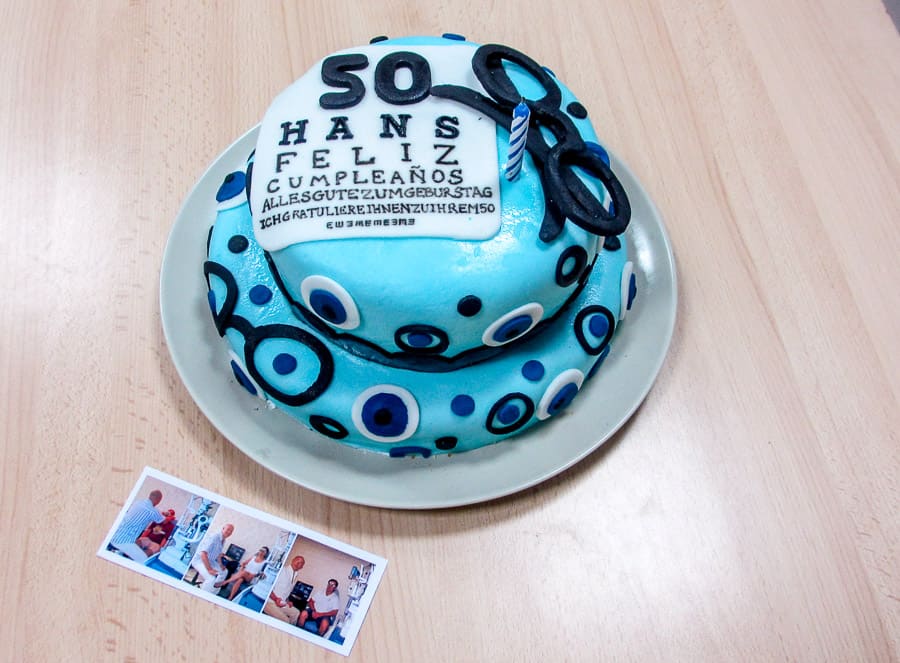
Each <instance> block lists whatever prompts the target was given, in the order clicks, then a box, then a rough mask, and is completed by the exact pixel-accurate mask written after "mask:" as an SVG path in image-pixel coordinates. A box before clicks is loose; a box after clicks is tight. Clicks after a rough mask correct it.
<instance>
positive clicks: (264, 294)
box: [250, 285, 272, 306]
mask: <svg viewBox="0 0 900 663" xmlns="http://www.w3.org/2000/svg"><path fill="white" fill-rule="evenodd" d="M270 299H272V291H271V290H269V289H268V288H267V287H266V286H264V285H255V286H253V287H252V288H250V301H251V302H253V303H254V304H256V305H257V306H262V305H263V304H266V303H267V302H268V301H269V300H270Z"/></svg>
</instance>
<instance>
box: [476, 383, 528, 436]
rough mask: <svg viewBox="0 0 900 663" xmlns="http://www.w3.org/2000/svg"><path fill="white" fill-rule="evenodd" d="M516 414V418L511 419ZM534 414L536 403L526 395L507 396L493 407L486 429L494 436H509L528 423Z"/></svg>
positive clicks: (514, 394) (515, 393) (517, 393)
mask: <svg viewBox="0 0 900 663" xmlns="http://www.w3.org/2000/svg"><path fill="white" fill-rule="evenodd" d="M513 414H515V417H514V418H511V417H512V415H513ZM533 414H534V401H532V400H531V399H530V398H528V396H526V395H525V394H522V393H519V392H514V393H511V394H507V395H506V396H504V397H503V398H501V399H500V400H499V401H497V402H496V403H494V404H493V405H492V406H491V409H490V411H489V412H488V416H487V420H486V421H485V428H487V430H488V432H490V433H493V434H494V435H507V434H509V433H512V432H513V431H517V430H519V429H520V428H521V427H522V426H524V425H525V424H527V423H528V420H529V419H531V417H532V415H533Z"/></svg>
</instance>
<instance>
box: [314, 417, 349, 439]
mask: <svg viewBox="0 0 900 663" xmlns="http://www.w3.org/2000/svg"><path fill="white" fill-rule="evenodd" d="M309 425H310V426H312V428H313V430H314V431H316V432H317V433H321V434H322V435H324V436H326V437H330V438H331V439H332V440H343V439H344V438H345V437H347V436H348V435H349V434H350V432H349V431H348V430H347V429H346V428H345V427H344V426H343V424H341V422H339V421H335V420H334V419H332V418H330V417H323V416H322V415H320V414H314V415H312V416H310V418H309Z"/></svg>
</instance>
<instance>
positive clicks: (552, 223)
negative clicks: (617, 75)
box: [431, 44, 631, 243]
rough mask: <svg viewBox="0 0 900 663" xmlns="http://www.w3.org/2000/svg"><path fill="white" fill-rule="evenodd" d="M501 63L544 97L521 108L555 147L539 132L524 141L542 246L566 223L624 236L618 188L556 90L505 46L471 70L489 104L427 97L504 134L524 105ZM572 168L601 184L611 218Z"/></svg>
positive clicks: (459, 93) (477, 97) (487, 48)
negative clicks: (533, 174) (537, 187)
mask: <svg viewBox="0 0 900 663" xmlns="http://www.w3.org/2000/svg"><path fill="white" fill-rule="evenodd" d="M504 61H507V62H512V63H514V64H517V65H519V66H520V67H521V68H522V69H524V70H525V71H526V72H527V73H528V74H529V75H531V76H532V77H533V78H534V79H535V80H536V81H537V83H539V84H540V85H541V87H542V88H543V89H544V91H545V94H544V96H543V97H541V98H540V99H537V100H532V99H526V100H525V103H526V104H527V105H528V108H529V109H530V110H531V123H532V124H534V125H537V126H541V127H545V128H547V129H549V130H550V132H551V133H552V134H553V135H554V137H555V138H556V141H557V142H556V143H555V144H554V145H552V146H551V145H549V144H548V143H547V141H546V139H545V138H544V136H543V134H542V133H541V132H540V131H530V132H528V138H527V140H526V149H527V150H528V152H529V153H530V154H531V157H532V160H533V161H534V164H535V166H536V167H537V168H538V170H539V172H540V177H541V184H542V186H543V188H544V192H545V196H544V197H545V200H546V205H545V207H546V209H545V211H544V219H543V221H542V223H541V231H540V238H541V240H542V241H544V242H547V243H549V242H551V241H552V240H554V239H556V237H558V236H559V234H560V233H561V232H562V229H563V225H564V224H565V222H566V220H567V219H571V220H572V222H573V223H575V225H577V226H579V227H580V228H583V229H584V230H587V231H588V232H590V233H592V234H594V235H601V236H609V235H619V234H621V233H622V232H624V230H625V228H626V227H627V226H628V222H629V221H630V220H631V204H630V202H629V201H628V195H627V194H626V193H625V189H624V188H623V187H622V183H621V182H619V179H618V178H617V177H616V175H615V174H614V173H613V172H612V170H611V169H610V168H609V167H608V166H607V165H606V164H605V163H602V161H601V160H600V158H599V156H597V155H596V154H594V153H593V152H591V151H590V150H589V149H588V148H587V146H586V145H585V143H584V140H582V138H581V135H580V134H579V132H578V129H577V128H576V127H575V123H574V122H573V121H572V118H570V117H569V116H568V115H566V114H565V112H563V111H562V110H561V109H560V108H559V105H560V103H561V101H562V92H561V91H560V89H559V86H558V85H557V84H556V82H555V81H554V80H553V78H552V77H551V76H550V75H549V74H548V73H547V72H546V71H545V70H544V69H543V68H542V67H541V66H540V65H538V64H537V63H536V62H535V61H534V60H532V59H531V58H529V57H528V56H527V55H525V54H523V53H521V52H519V51H517V50H515V49H513V48H510V47H508V46H501V45H499V44H485V45H484V46H481V47H480V48H479V49H478V50H477V51H475V55H474V56H473V57H472V70H473V71H474V72H475V77H476V78H477V79H478V81H479V82H480V83H481V85H482V87H484V89H485V91H486V92H487V93H488V94H489V95H490V97H492V98H488V97H485V96H484V95H482V94H480V93H479V92H476V91H475V90H472V89H470V88H467V87H464V86H460V85H435V86H433V87H432V88H431V94H433V95H434V96H436V97H441V98H445V99H450V100H452V101H456V102H458V103H461V104H463V105H465V106H468V107H470V108H473V109H475V110H476V111H478V112H480V113H483V114H485V115H487V116H488V117H490V118H491V119H492V120H494V121H495V122H496V123H497V124H499V125H500V126H502V127H504V128H506V129H507V130H508V129H509V128H510V126H511V123H512V111H513V108H515V106H516V105H517V104H519V103H520V102H521V101H522V100H523V99H522V95H521V93H520V92H519V91H518V89H517V88H516V86H515V85H514V84H513V82H512V81H511V80H510V78H509V74H508V73H507V72H506V70H505V69H504V67H503V62H504ZM574 168H581V169H583V170H585V171H587V172H588V173H590V174H591V175H593V176H594V177H595V178H597V179H598V180H600V182H601V183H602V184H603V186H604V187H605V188H606V190H607V192H609V195H610V197H611V198H612V202H613V207H612V209H613V212H612V213H610V212H609V211H607V209H606V208H605V207H604V206H603V204H602V203H601V202H600V200H599V199H598V198H597V196H596V195H594V193H593V192H592V191H591V190H590V189H589V188H588V187H587V185H586V184H585V183H584V182H582V181H581V179H580V178H579V177H578V175H577V174H576V173H575V170H574Z"/></svg>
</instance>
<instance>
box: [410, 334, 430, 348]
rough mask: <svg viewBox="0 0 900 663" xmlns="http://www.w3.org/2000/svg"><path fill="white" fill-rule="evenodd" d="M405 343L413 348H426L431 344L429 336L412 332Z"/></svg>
mask: <svg viewBox="0 0 900 663" xmlns="http://www.w3.org/2000/svg"><path fill="white" fill-rule="evenodd" d="M406 343H407V344H408V345H411V346H412V347H414V348H427V347H428V346H429V345H431V343H432V338H431V334H424V333H417V332H413V333H412V334H410V335H409V336H407V337H406Z"/></svg>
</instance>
